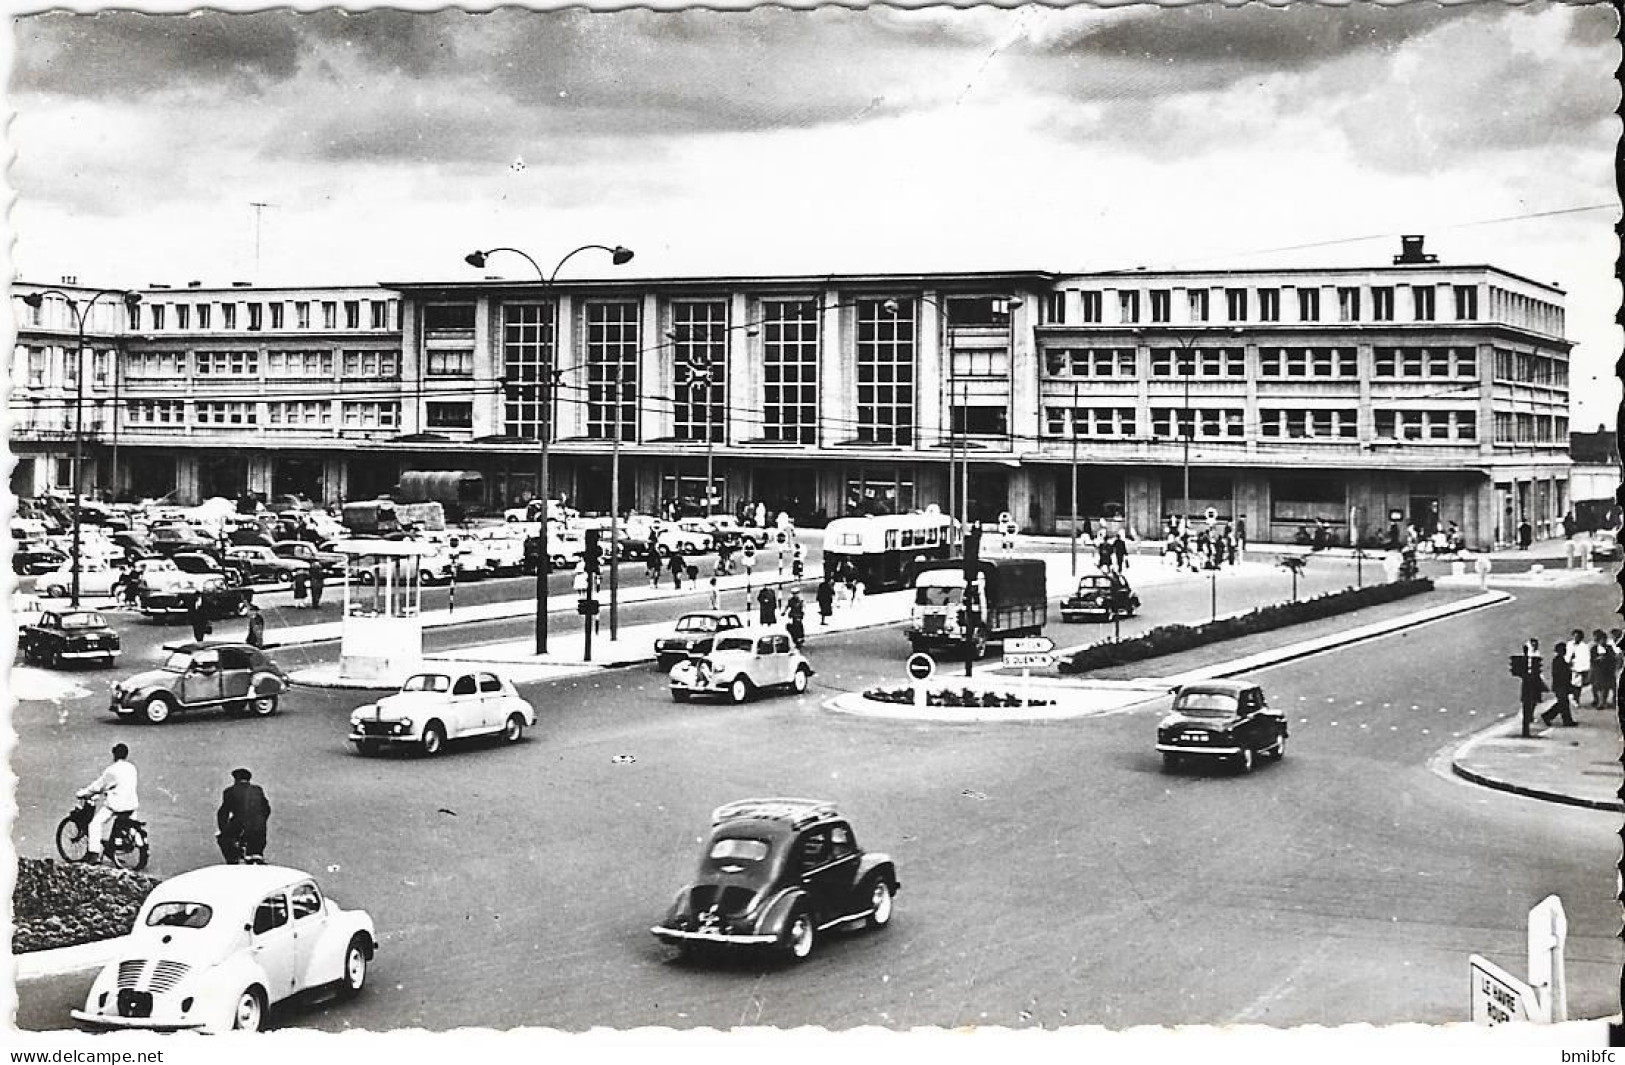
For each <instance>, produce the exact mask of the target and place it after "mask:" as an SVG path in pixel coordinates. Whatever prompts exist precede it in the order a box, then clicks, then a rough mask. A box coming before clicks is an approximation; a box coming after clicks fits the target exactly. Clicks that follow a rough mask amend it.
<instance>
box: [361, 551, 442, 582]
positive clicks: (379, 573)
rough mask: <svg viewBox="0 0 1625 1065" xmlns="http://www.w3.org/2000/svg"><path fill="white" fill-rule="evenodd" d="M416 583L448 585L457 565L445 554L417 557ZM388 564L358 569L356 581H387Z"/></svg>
mask: <svg viewBox="0 0 1625 1065" xmlns="http://www.w3.org/2000/svg"><path fill="white" fill-rule="evenodd" d="M416 557H417V560H418V581H419V582H420V583H422V584H448V583H450V582H451V578H452V575H453V574H454V573H456V571H457V563H456V562H455V561H454V560H453V559H452V557H451V555H449V554H446V553H445V552H443V551H442V552H436V553H435V554H432V555H418V556H416ZM387 566H388V563H384V562H379V563H375V564H374V565H372V566H371V567H369V568H363V569H358V570H357V571H356V580H357V581H359V582H360V583H361V584H366V585H372V584H377V583H378V582H379V581H382V580H387V579H388V574H387V573H386V568H387Z"/></svg>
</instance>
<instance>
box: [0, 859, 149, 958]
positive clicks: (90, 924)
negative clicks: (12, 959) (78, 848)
mask: <svg viewBox="0 0 1625 1065" xmlns="http://www.w3.org/2000/svg"><path fill="white" fill-rule="evenodd" d="M158 884H159V881H158V879H157V878H156V877H151V876H144V875H142V874H140V873H130V872H126V871H124V870H122V869H114V868H112V867H110V866H102V865H68V864H63V863H59V862H55V861H51V860H47V859H39V858H18V859H17V886H16V890H15V891H14V893H13V894H12V898H11V910H12V918H11V919H12V925H13V927H12V932H11V951H12V953H13V954H24V953H27V952H29V951H34V950H52V949H54V948H56V947H72V946H76V945H78V944H80V943H92V942H95V941H96V940H99V939H112V938H114V937H116V936H122V935H128V934H129V931H130V928H131V927H132V926H133V925H134V923H135V914H136V911H137V910H139V909H140V908H141V903H142V901H143V900H145V899H146V897H147V895H148V894H150V893H151V892H152V889H153V888H155V887H157V886H158Z"/></svg>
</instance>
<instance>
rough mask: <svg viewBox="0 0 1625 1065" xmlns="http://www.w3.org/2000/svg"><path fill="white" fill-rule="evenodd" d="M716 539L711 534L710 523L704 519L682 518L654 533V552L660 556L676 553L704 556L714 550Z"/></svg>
mask: <svg viewBox="0 0 1625 1065" xmlns="http://www.w3.org/2000/svg"><path fill="white" fill-rule="evenodd" d="M716 543H717V541H716V537H714V536H713V535H712V534H711V523H710V522H708V521H706V520H705V519H704V518H683V519H681V520H680V521H678V522H676V523H668V524H665V525H662V526H661V527H660V530H659V532H657V533H655V550H657V551H659V552H660V553H661V554H662V555H670V554H672V553H673V552H678V553H681V554H684V555H704V554H708V553H710V552H712V551H714V550H716Z"/></svg>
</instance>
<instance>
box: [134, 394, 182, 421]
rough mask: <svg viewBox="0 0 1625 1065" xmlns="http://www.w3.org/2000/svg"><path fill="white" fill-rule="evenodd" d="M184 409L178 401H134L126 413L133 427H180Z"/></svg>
mask: <svg viewBox="0 0 1625 1065" xmlns="http://www.w3.org/2000/svg"><path fill="white" fill-rule="evenodd" d="M184 408H185V404H183V403H182V402H181V401H180V400H178V399H133V400H130V402H129V404H128V406H127V407H126V412H125V413H126V417H127V418H128V420H129V422H130V424H131V425H179V424H181V421H182V419H183V415H184Z"/></svg>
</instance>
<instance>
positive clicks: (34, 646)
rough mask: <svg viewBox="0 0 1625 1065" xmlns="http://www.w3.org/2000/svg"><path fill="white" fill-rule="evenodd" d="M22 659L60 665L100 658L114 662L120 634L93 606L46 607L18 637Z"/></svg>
mask: <svg viewBox="0 0 1625 1065" xmlns="http://www.w3.org/2000/svg"><path fill="white" fill-rule="evenodd" d="M17 645H18V648H19V649H20V650H21V651H22V654H23V661H24V662H32V663H37V664H40V665H46V666H51V667H52V668H57V667H60V666H61V665H63V664H64V663H66V662H82V661H85V660H86V659H98V660H100V661H101V663H102V664H103V665H106V666H111V665H112V664H113V663H114V662H115V661H117V660H118V656H119V654H120V646H119V636H118V633H116V632H114V631H113V628H112V626H110V625H108V624H107V619H106V618H104V617H102V615H100V614H98V613H97V612H96V611H94V610H60V611H58V610H47V611H43V612H42V613H41V614H40V616H39V618H38V620H36V621H35V622H34V623H33V624H32V625H28V626H26V627H24V628H23V629H22V631H21V633H20V634H19V635H18V637H17Z"/></svg>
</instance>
